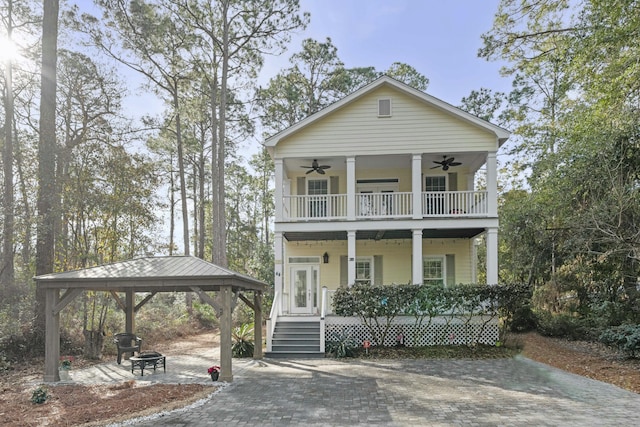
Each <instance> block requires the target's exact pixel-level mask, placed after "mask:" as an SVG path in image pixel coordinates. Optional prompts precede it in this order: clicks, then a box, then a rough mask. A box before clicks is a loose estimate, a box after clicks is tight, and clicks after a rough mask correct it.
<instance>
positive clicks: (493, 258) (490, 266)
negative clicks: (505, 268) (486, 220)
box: [486, 228, 498, 285]
mask: <svg viewBox="0 0 640 427" xmlns="http://www.w3.org/2000/svg"><path fill="white" fill-rule="evenodd" d="M486 239H487V285H496V284H497V283H498V229H497V228H487V232H486Z"/></svg>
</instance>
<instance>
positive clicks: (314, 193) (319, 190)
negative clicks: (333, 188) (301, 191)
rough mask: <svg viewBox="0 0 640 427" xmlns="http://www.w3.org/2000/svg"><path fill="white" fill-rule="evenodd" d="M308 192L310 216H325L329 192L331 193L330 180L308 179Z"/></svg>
mask: <svg viewBox="0 0 640 427" xmlns="http://www.w3.org/2000/svg"><path fill="white" fill-rule="evenodd" d="M307 194H308V199H309V216H310V217H312V218H324V217H326V216H327V197H326V196H327V194H329V180H327V179H308V180H307Z"/></svg>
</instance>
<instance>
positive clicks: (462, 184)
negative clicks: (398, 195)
mask: <svg viewBox="0 0 640 427" xmlns="http://www.w3.org/2000/svg"><path fill="white" fill-rule="evenodd" d="M454 172H456V173H458V191H465V190H468V188H467V176H468V173H465V172H464V171H463V170H462V169H456V170H455V171H454ZM423 174H424V176H437V175H443V173H442V172H437V171H434V170H429V169H426V170H423ZM444 174H445V175H446V173H444ZM301 176H302V177H305V178H307V179H327V180H328V179H330V178H329V177H331V176H337V177H338V186H339V192H338V194H346V193H347V174H346V172H342V173H335V172H334V173H327V174H326V175H323V176H318V175H316V174H314V175H313V176H309V175H305V173H304V172H301V173H296V174H291V175H289V176H288V178H289V179H290V180H291V194H298V188H297V185H298V180H297V178H298V177H301ZM384 178H394V179H398V191H399V192H406V193H410V192H411V167H410V165H407V168H406V169H358V170H357V171H356V180H360V179H384ZM423 181H424V179H423ZM422 185H423V186H424V182H423V183H422ZM301 194H306V188H305V189H304V191H303V193H301Z"/></svg>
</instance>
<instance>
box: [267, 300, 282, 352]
mask: <svg viewBox="0 0 640 427" xmlns="http://www.w3.org/2000/svg"><path fill="white" fill-rule="evenodd" d="M281 307H282V304H281V302H280V293H279V292H278V291H276V292H275V293H274V295H273V303H271V311H270V312H269V318H268V319H267V351H271V348H272V345H273V343H272V341H273V332H274V331H275V328H276V322H277V321H278V317H279V316H280V315H282V309H281Z"/></svg>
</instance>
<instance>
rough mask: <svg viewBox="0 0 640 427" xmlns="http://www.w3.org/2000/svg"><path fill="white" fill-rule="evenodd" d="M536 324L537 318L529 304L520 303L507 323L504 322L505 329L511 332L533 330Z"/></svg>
mask: <svg viewBox="0 0 640 427" xmlns="http://www.w3.org/2000/svg"><path fill="white" fill-rule="evenodd" d="M537 326H538V318H537V316H536V314H535V313H534V312H533V310H531V307H530V306H529V305H522V306H521V307H519V308H517V309H516V310H515V311H514V312H513V313H512V315H511V318H510V321H509V323H505V327H506V328H507V330H509V331H511V332H529V331H535V330H536V328H537Z"/></svg>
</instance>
